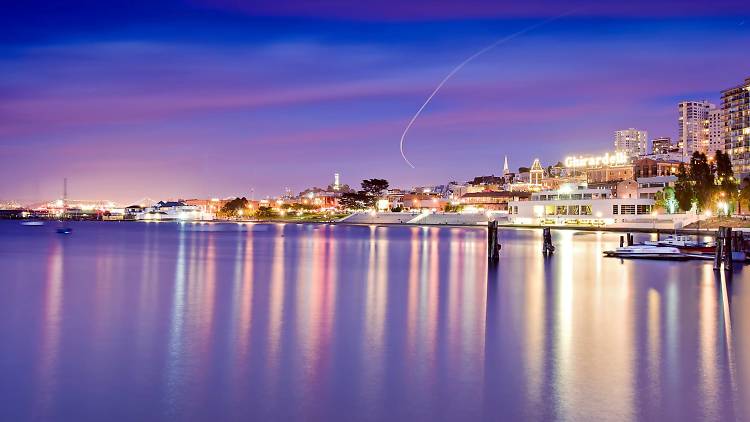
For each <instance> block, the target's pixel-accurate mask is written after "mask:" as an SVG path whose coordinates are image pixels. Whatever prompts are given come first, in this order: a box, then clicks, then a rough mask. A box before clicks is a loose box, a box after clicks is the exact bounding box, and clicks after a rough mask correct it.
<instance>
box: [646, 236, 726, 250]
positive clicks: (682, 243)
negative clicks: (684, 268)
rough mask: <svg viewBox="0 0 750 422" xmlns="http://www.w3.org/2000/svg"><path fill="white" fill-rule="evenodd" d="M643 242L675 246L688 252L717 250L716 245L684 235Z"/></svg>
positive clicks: (650, 244) (648, 244) (649, 244)
mask: <svg viewBox="0 0 750 422" xmlns="http://www.w3.org/2000/svg"><path fill="white" fill-rule="evenodd" d="M643 244H644V245H646V246H665V247H674V248H677V249H679V250H680V252H683V253H688V254H713V253H714V251H715V250H716V245H713V244H710V243H709V242H701V241H698V240H693V239H692V238H691V237H690V236H682V235H675V236H671V235H670V236H667V237H666V238H665V239H660V240H647V241H645V242H643Z"/></svg>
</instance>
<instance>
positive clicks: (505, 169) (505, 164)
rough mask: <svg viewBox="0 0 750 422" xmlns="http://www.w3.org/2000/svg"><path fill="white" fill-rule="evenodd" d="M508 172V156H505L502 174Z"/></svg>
mask: <svg viewBox="0 0 750 422" xmlns="http://www.w3.org/2000/svg"><path fill="white" fill-rule="evenodd" d="M508 173H510V169H508V156H507V155H506V156H505V162H504V163H503V176H507V175H508Z"/></svg>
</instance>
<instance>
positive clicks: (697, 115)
mask: <svg viewBox="0 0 750 422" xmlns="http://www.w3.org/2000/svg"><path fill="white" fill-rule="evenodd" d="M715 108H716V106H715V105H714V104H712V103H710V102H708V101H706V100H703V101H683V102H681V103H679V104H678V106H677V109H678V119H677V126H678V128H677V133H678V135H677V146H678V148H679V149H680V151H682V155H683V156H684V157H690V156H692V155H693V153H694V152H702V153H707V152H708V130H707V123H706V122H707V121H708V117H709V112H710V111H711V110H714V109H715Z"/></svg>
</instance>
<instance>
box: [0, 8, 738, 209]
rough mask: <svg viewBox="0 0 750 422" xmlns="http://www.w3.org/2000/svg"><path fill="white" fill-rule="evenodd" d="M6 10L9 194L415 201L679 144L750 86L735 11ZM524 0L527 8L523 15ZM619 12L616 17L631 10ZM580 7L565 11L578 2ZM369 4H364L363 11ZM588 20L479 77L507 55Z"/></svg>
mask: <svg viewBox="0 0 750 422" xmlns="http://www.w3.org/2000/svg"><path fill="white" fill-rule="evenodd" d="M18 3H19V4H18V5H16V6H11V7H10V8H9V10H7V12H8V13H4V14H3V16H2V17H0V28H3V29H0V76H2V77H0V178H1V179H2V180H3V183H2V184H0V199H17V200H21V201H32V200H37V199H50V198H55V197H58V196H59V195H60V193H61V192H60V191H61V185H62V178H63V177H66V176H67V177H68V179H69V191H70V196H71V197H73V198H84V199H94V198H99V199H103V198H107V199H113V200H116V201H120V202H130V201H134V200H137V199H140V198H142V197H144V196H148V197H151V198H154V199H163V198H176V197H182V198H187V197H225V196H229V195H244V196H249V195H250V193H249V190H250V189H251V188H253V189H254V190H255V197H256V198H260V197H262V196H265V195H277V194H279V193H282V192H283V189H284V188H285V187H290V188H291V189H292V190H294V191H300V190H302V189H304V188H305V187H308V186H325V185H327V184H328V183H330V182H331V181H332V177H333V173H334V172H340V173H341V176H342V181H343V182H345V183H349V184H352V185H357V184H358V182H359V180H361V179H363V178H370V177H382V178H387V179H389V180H390V181H391V183H392V185H397V186H402V187H409V186H412V185H420V184H440V183H445V182H448V181H450V180H458V181H464V180H466V179H469V178H471V177H473V176H476V175H483V174H492V173H495V174H499V173H500V171H501V166H502V159H503V156H504V155H505V154H507V155H508V157H509V161H510V165H511V167H513V168H517V167H518V166H522V165H523V166H525V165H529V164H530V163H531V161H532V160H533V159H534V158H536V157H538V158H541V159H542V160H543V161H544V162H546V163H554V162H556V161H557V160H560V159H562V158H563V157H564V156H565V155H567V154H568V153H600V152H604V151H607V150H609V149H611V143H612V137H613V132H614V131H615V130H617V129H622V128H627V127H636V128H640V129H645V130H648V131H649V137H651V138H653V137H656V136H665V135H666V136H672V137H675V136H676V130H677V102H678V101H680V100H683V99H709V100H714V101H718V98H719V91H720V90H721V89H724V88H727V87H730V86H733V85H736V84H738V83H740V82H741V81H742V80H743V79H744V78H745V77H748V76H750V56H749V55H748V54H747V52H748V46H750V5H749V4H748V3H747V2H745V1H726V2H711V3H707V2H684V1H679V2H678V1H667V2H645V1H635V2H632V1H631V2H603V1H596V2H593V1H588V2H587V1H577V2H573V3H571V2H564V3H562V2H560V3H558V2H552V1H549V0H547V1H542V2H525V3H524V4H523V5H520V4H519V5H516V4H510V3H503V2H497V1H479V0H473V1H468V2H455V1H450V2H449V1H418V2H407V3H404V2H395V1H380V2H362V3H367V4H363V5H358V3H361V2H351V1H344V0H332V1H323V2H312V1H310V2H302V1H294V2H284V1H277V2H266V1H264V2H240V1H232V0H221V1H208V0H193V1H189V2H174V1H164V2H158V6H156V5H154V3H153V2H145V1H131V2H124V1H119V0H115V1H112V2H94V1H73V2H60V3H59V4H58V3H56V2H49V1H48V2H36V1H29V2H18ZM518 3H520V2H518ZM610 3H611V5H608V4H610ZM561 4H563V5H564V6H563V5H561ZM354 5H356V6H354ZM572 8H576V9H575V12H574V13H573V14H572V15H571V16H568V17H565V18H563V19H560V20H558V21H555V22H553V23H551V24H549V25H546V26H544V27H542V28H539V29H537V30H534V31H532V32H529V33H527V34H525V35H523V36H521V37H519V38H516V39H514V40H513V41H511V42H509V43H507V44H504V45H501V46H499V47H498V48H496V49H495V50H492V51H490V52H488V53H486V54H485V55H483V56H481V57H479V58H478V59H476V60H475V61H473V62H471V63H469V64H468V65H467V66H466V67H465V68H464V69H463V70H462V71H461V72H460V73H459V74H457V75H456V76H455V77H454V78H453V79H451V80H450V81H449V82H448V84H447V85H446V86H445V87H444V88H443V90H442V91H441V92H440V93H439V94H438V95H437V96H436V97H435V99H434V100H433V101H432V103H430V105H429V106H428V107H427V108H426V109H425V111H424V112H423V114H422V117H421V118H420V119H419V120H418V121H417V122H416V124H415V125H414V126H413V127H412V130H411V131H410V133H409V137H408V138H407V142H406V152H407V155H408V156H409V158H410V160H411V161H412V162H413V163H414V164H415V165H416V167H417V168H416V169H411V168H410V167H408V166H407V165H406V164H405V163H404V162H403V160H402V159H401V156H400V154H399V148H398V144H399V138H400V136H401V132H402V131H403V129H404V127H405V125H406V123H407V122H408V121H409V119H410V118H411V116H412V115H413V114H414V112H415V111H416V110H417V108H418V107H419V106H420V105H421V104H422V102H423V101H424V99H425V98H426V96H427V95H429V93H430V92H431V91H432V89H433V88H434V87H435V85H436V84H437V83H438V82H439V81H440V80H441V79H442V78H443V77H444V76H445V74H447V73H448V72H449V71H450V70H451V69H452V68H453V67H454V66H455V65H456V64H458V63H459V62H461V61H462V60H463V59H465V58H466V57H467V56H469V55H471V54H472V53H474V52H475V51H477V50H479V49H480V48H482V47H484V46H485V45H487V44H490V43H492V42H494V41H495V40H497V39H499V38H501V37H503V36H505V35H508V34H510V33H512V32H515V31H517V30H519V29H522V28H524V27H526V26H529V25H532V24H534V23H537V22H539V21H541V20H543V19H546V18H549V17H551V16H556V15H558V14H560V13H564V12H567V11H569V10H570V9H572Z"/></svg>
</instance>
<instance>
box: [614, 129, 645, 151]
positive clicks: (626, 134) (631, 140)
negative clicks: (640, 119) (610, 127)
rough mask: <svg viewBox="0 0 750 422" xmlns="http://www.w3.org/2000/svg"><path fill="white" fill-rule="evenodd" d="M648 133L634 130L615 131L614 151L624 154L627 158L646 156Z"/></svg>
mask: <svg viewBox="0 0 750 422" xmlns="http://www.w3.org/2000/svg"><path fill="white" fill-rule="evenodd" d="M647 140H648V132H646V131H645V130H638V129H634V128H630V129H623V130H618V131H615V142H614V144H615V151H621V152H624V153H625V154H626V155H627V156H628V157H637V156H639V155H643V154H646V153H647V152H648V150H647Z"/></svg>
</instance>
